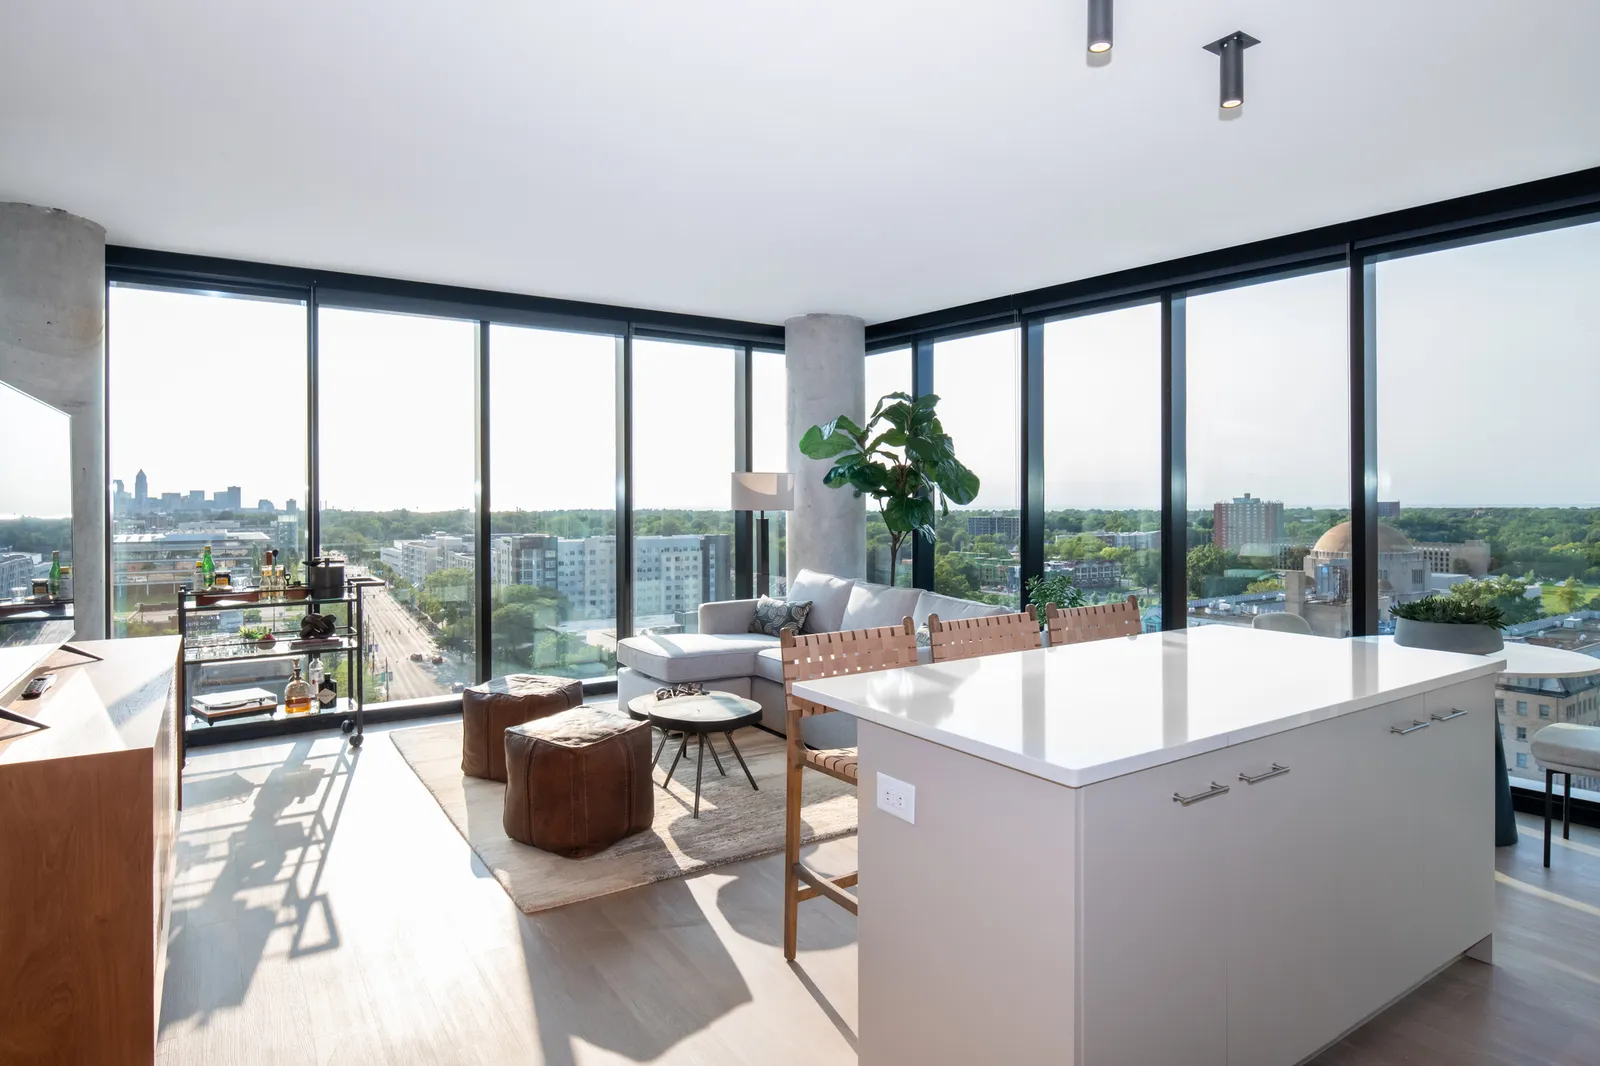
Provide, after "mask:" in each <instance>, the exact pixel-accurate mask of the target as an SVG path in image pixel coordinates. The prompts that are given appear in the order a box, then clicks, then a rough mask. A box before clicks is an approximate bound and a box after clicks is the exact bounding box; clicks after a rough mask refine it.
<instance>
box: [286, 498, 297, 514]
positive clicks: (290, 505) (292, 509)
mask: <svg viewBox="0 0 1600 1066" xmlns="http://www.w3.org/2000/svg"><path fill="white" fill-rule="evenodd" d="M283 509H284V510H285V511H287V512H289V513H290V514H294V513H295V512H296V511H297V510H299V508H298V507H296V506H295V505H294V500H292V499H289V500H285V501H284V502H283Z"/></svg>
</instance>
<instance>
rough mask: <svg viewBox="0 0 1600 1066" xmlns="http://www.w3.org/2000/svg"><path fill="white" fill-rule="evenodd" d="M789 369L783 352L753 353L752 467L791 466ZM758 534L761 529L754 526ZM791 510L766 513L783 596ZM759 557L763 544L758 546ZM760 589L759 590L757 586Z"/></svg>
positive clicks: (772, 563)
mask: <svg viewBox="0 0 1600 1066" xmlns="http://www.w3.org/2000/svg"><path fill="white" fill-rule="evenodd" d="M788 427H789V371H788V367H787V365H786V364H785V362H784V354H783V353H782V352H774V351H762V350H760V349H757V350H755V351H754V352H752V353H751V363H750V469H751V470H788V469H789V442H788V436H789V434H788ZM751 528H752V529H753V530H754V533H755V535H757V536H759V535H760V530H759V529H757V528H755V527H754V526H752V527H751ZM788 529H789V512H787V511H773V512H771V513H769V514H768V515H767V540H768V545H769V546H768V549H767V556H768V560H769V562H768V566H769V567H770V571H769V572H770V573H771V575H772V580H771V589H772V591H771V595H773V596H775V597H778V598H780V599H781V598H782V597H783V594H784V592H785V590H787V589H788V587H789V581H788V573H789V570H788V550H787V549H788V541H787V539H786V538H787V533H788ZM755 550H756V558H757V560H758V561H759V559H760V547H759V545H757V547H756V549H755ZM757 591H759V590H757Z"/></svg>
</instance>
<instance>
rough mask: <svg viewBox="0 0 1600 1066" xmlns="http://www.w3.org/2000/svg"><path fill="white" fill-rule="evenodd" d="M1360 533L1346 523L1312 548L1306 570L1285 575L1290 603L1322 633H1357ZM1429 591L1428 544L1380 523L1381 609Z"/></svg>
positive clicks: (1384, 613) (1384, 610)
mask: <svg viewBox="0 0 1600 1066" xmlns="http://www.w3.org/2000/svg"><path fill="white" fill-rule="evenodd" d="M1354 536H1355V533H1354V531H1353V530H1352V529H1351V527H1350V523H1349V522H1340V523H1339V524H1338V525H1336V526H1334V527H1333V528H1332V529H1330V530H1328V531H1327V532H1326V533H1324V534H1323V535H1322V536H1321V537H1319V538H1318V539H1317V543H1316V544H1315V545H1313V546H1312V548H1311V550H1310V551H1309V552H1307V553H1306V559H1305V567H1304V571H1303V575H1304V576H1302V575H1301V574H1296V573H1290V574H1287V575H1285V581H1284V591H1285V594H1286V595H1285V599H1286V604H1285V606H1286V607H1287V609H1288V610H1289V611H1290V612H1291V613H1293V614H1298V615H1300V616H1301V617H1303V618H1304V619H1305V620H1306V621H1307V622H1308V623H1310V625H1311V630H1312V632H1314V633H1317V634H1318V635H1320V636H1328V637H1347V636H1349V635H1350V633H1351V625H1350V623H1351V618H1350V582H1351V574H1350V559H1351V555H1352V553H1353V551H1354V546H1353V544H1352V541H1353V539H1354ZM1427 593H1428V563H1427V559H1426V558H1425V556H1424V554H1423V552H1422V549H1420V548H1418V547H1417V546H1416V545H1415V544H1412V543H1411V541H1410V539H1408V538H1407V537H1406V535H1405V534H1404V533H1402V532H1400V531H1399V530H1398V529H1395V528H1394V527H1393V526H1391V525H1386V524H1385V523H1383V522H1379V523H1378V614H1379V616H1380V617H1387V615H1388V613H1389V608H1390V607H1392V606H1393V605H1394V604H1396V603H1405V602H1407V601H1410V600H1415V599H1420V598H1421V597H1423V596H1425V595H1427Z"/></svg>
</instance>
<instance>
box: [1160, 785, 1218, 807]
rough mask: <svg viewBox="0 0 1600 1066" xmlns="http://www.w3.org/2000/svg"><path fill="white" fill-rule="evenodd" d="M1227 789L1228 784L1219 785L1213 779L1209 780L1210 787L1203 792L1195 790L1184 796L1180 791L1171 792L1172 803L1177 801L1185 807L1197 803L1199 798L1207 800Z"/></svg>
mask: <svg viewBox="0 0 1600 1066" xmlns="http://www.w3.org/2000/svg"><path fill="white" fill-rule="evenodd" d="M1227 791H1228V786H1227V785H1219V784H1217V783H1216V782H1215V781H1213V782H1211V787H1210V788H1208V789H1206V790H1205V791H1204V792H1196V793H1195V794H1194V795H1192V796H1185V795H1184V794H1183V793H1181V792H1174V793H1173V794H1172V802H1173V803H1178V804H1181V805H1183V806H1185V807H1187V806H1189V805H1190V804H1193V803H1199V802H1200V801H1201V800H1208V799H1211V798H1213V797H1215V796H1220V795H1222V794H1223V793H1224V792H1227Z"/></svg>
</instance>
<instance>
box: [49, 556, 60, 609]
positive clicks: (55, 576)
mask: <svg viewBox="0 0 1600 1066" xmlns="http://www.w3.org/2000/svg"><path fill="white" fill-rule="evenodd" d="M50 598H51V599H52V600H59V599H60V598H61V553H60V552H51V553H50Z"/></svg>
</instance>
